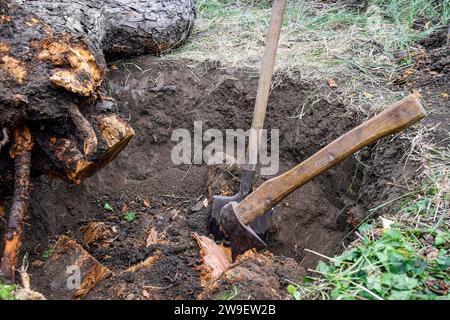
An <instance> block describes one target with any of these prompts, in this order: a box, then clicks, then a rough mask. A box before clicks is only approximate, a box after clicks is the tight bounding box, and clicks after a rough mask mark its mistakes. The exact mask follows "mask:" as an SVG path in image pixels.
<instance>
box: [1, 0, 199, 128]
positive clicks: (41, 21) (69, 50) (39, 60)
mask: <svg viewBox="0 0 450 320" xmlns="http://www.w3.org/2000/svg"><path fill="white" fill-rule="evenodd" d="M31 12H32V13H31ZM194 16H195V9H194V4H193V2H192V1H191V0H147V1H138V0H134V1H132V0H106V1H95V0H84V1H77V2H73V1H71V0H57V1H43V0H38V1H32V0H15V1H7V0H0V76H1V78H0V79H1V80H0V126H7V125H11V124H14V123H17V122H18V121H21V120H23V119H26V120H33V121H34V120H40V119H55V118H58V117H63V116H65V115H66V114H67V108H68V107H69V106H70V105H71V104H77V105H79V106H82V105H86V104H87V105H93V104H94V101H96V100H97V99H96V98H97V96H96V93H97V92H98V91H99V89H100V86H101V80H102V75H103V74H104V72H105V55H106V56H124V55H125V56H128V55H137V54H144V53H154V54H157V53H160V52H161V51H164V50H168V49H170V48H173V47H175V46H177V45H178V44H180V43H181V42H182V41H183V40H184V39H186V37H187V35H188V34H189V31H190V30H191V27H192V25H193V20H194ZM61 89H65V90H61Z"/></svg>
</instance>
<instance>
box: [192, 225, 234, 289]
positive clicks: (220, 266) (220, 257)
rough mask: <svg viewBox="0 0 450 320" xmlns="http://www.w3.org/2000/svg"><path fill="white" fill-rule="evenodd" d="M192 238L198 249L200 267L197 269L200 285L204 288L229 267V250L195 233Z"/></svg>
mask: <svg viewBox="0 0 450 320" xmlns="http://www.w3.org/2000/svg"><path fill="white" fill-rule="evenodd" d="M193 237H194V239H195V240H196V241H197V244H198V246H199V247H200V258H201V260H202V265H201V266H200V267H198V268H197V269H198V270H199V271H200V284H201V286H202V287H205V286H207V285H209V284H210V283H212V282H214V281H215V280H216V279H218V278H219V277H220V276H221V275H222V273H223V272H224V271H225V270H227V269H228V268H229V267H230V265H231V251H230V249H229V248H225V247H223V246H222V245H217V244H216V243H215V242H214V240H212V239H210V238H208V237H205V236H201V235H198V234H197V233H194V234H193Z"/></svg>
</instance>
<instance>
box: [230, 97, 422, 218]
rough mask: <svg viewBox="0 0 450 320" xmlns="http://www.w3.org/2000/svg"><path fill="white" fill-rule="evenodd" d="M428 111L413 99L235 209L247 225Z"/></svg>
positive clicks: (356, 130) (272, 182)
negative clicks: (294, 192) (311, 181)
mask: <svg viewBox="0 0 450 320" xmlns="http://www.w3.org/2000/svg"><path fill="white" fill-rule="evenodd" d="M424 116H425V110H424V109H423V107H422V105H421V104H420V101H419V99H418V98H417V97H416V96H415V95H410V96H408V97H406V98H404V99H402V100H400V101H399V102H397V103H396V104H394V105H392V106H391V107H389V108H387V109H386V110H384V111H383V112H381V113H379V114H378V115H376V116H375V117H373V118H371V119H369V120H367V121H366V122H364V123H362V124H361V125H359V126H358V127H356V128H354V129H353V130H351V131H349V132H347V133H346V134H344V135H342V136H340V137H339V138H337V139H336V140H334V141H333V142H331V143H330V144H329V145H327V146H326V147H324V148H323V149H321V150H319V151H318V152H317V153H315V154H314V155H313V156H311V157H310V158H308V159H306V160H305V161H303V162H302V163H300V164H299V165H297V166H296V167H294V168H293V169H291V170H289V171H287V172H286V173H284V174H282V175H280V176H278V177H275V178H272V179H270V180H268V181H266V182H265V183H263V184H262V185H261V186H260V187H259V188H258V189H257V190H256V191H254V192H253V193H251V194H250V195H249V196H248V197H246V198H245V199H244V200H242V201H241V202H240V203H239V205H238V206H237V207H236V208H235V211H236V214H237V215H238V216H239V218H240V220H241V222H242V223H244V224H246V225H247V224H249V223H250V222H252V221H253V220H254V219H255V218H257V217H258V216H260V215H262V214H264V213H265V212H267V211H268V210H270V209H271V208H273V207H274V206H275V205H277V204H278V203H279V202H280V201H281V200H283V199H284V197H286V196H287V195H288V194H290V193H291V192H292V191H294V190H296V189H297V188H299V187H300V186H302V185H304V184H305V183H307V182H308V181H310V180H312V179H313V178H315V177H317V176H318V175H320V174H321V173H323V172H324V171H326V170H328V169H330V168H331V167H332V166H334V165H336V164H338V163H339V162H341V161H343V160H344V159H346V158H347V157H349V156H350V155H352V154H353V153H355V152H357V151H358V150H361V149H362V148H364V147H366V146H368V145H369V144H371V143H373V142H375V141H377V140H378V139H381V138H383V137H386V136H388V135H390V134H392V133H395V132H399V131H402V130H403V129H406V128H408V127H410V126H411V125H413V124H414V123H416V122H417V121H419V120H420V119H422V118H423V117H424Z"/></svg>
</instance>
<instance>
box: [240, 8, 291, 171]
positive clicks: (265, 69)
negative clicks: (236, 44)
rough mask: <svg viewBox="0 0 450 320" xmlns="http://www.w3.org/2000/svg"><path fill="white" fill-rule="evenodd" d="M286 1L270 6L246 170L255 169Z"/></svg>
mask: <svg viewBox="0 0 450 320" xmlns="http://www.w3.org/2000/svg"><path fill="white" fill-rule="evenodd" d="M286 3H287V0H275V1H274V3H273V7H272V13H271V17H270V25H269V31H268V33H267V36H266V46H265V48H264V57H263V62H262V66H261V75H260V77H259V82H258V92H257V94H256V101H255V109H254V110H253V120H252V127H251V128H252V130H251V131H250V138H249V146H248V157H249V159H248V160H247V163H246V169H247V170H248V171H255V168H256V162H257V159H258V145H259V139H260V133H261V132H260V131H261V130H260V129H262V127H263V125H264V120H265V117H266V109H267V102H268V100H269V94H270V87H271V86H272V76H273V68H274V66H275V58H276V55H277V49H278V42H279V40H280V32H281V26H282V24H283V17H284V12H285V10H286Z"/></svg>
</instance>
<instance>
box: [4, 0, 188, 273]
mask: <svg viewBox="0 0 450 320" xmlns="http://www.w3.org/2000/svg"><path fill="white" fill-rule="evenodd" d="M194 17H195V9H194V4H193V1H191V0H164V1H162V0H148V1H137V0H135V1H131V0H107V1H101V2H100V1H94V0H84V1H77V2H72V1H70V0H57V1H51V2H48V1H41V0H38V1H31V0H0V197H4V196H5V194H8V193H9V194H10V193H12V191H13V186H14V184H15V189H16V191H15V192H14V199H13V203H17V201H18V199H17V197H20V195H18V193H20V192H18V191H17V189H18V187H20V188H21V189H24V190H28V184H29V182H28V181H27V182H26V183H22V184H20V183H19V184H18V181H17V179H18V178H19V176H20V177H21V178H24V179H29V175H28V174H20V172H19V173H18V172H17V171H18V170H19V169H18V168H20V170H19V171H22V172H27V170H28V171H29V168H28V169H27V168H26V167H27V166H28V167H29V166H30V163H31V166H32V169H33V170H34V171H36V172H38V173H48V174H52V175H55V176H59V177H63V178H65V179H67V180H69V181H72V182H74V183H80V182H81V181H82V180H83V179H85V178H86V177H89V176H91V175H93V174H94V173H95V172H97V171H98V170H100V169H101V168H103V167H104V166H105V165H106V164H108V163H109V162H110V161H112V160H113V159H114V158H115V157H116V156H117V154H118V153H120V151H121V150H122V149H123V148H124V147H125V146H126V145H127V144H128V142H129V141H130V140H131V138H132V137H133V136H134V130H133V129H132V128H131V127H130V125H129V124H128V123H127V121H126V120H124V119H123V118H122V117H121V116H120V106H117V104H116V103H115V101H114V99H113V98H111V97H109V96H108V94H107V91H106V89H105V86H104V84H103V79H104V75H105V73H106V71H107V65H106V60H107V58H115V57H124V56H130V55H138V54H160V53H161V52H164V51H166V50H170V49H172V48H174V47H176V46H178V45H179V44H181V43H182V42H183V41H184V40H185V39H186V37H187V36H188V34H189V32H190V30H191V28H192V26H193V20H194ZM18 130H19V131H20V132H21V134H19V133H18V132H19V131H18ZM25 132H26V133H27V134H28V135H29V138H30V141H33V142H32V143H31V144H34V148H33V152H32V156H31V161H28V160H27V159H28V156H29V153H31V148H30V150H28V152H26V153H25V154H24V155H23V154H18V156H17V158H16V159H15V160H14V158H15V151H14V150H16V149H17V146H20V145H21V143H22V144H23V140H24V139H23V138H20V137H23V136H24V133H25ZM19 138H20V139H19ZM18 139H19V140H20V141H18ZM25 160H27V161H25ZM14 161H15V162H16V166H15V167H16V169H14ZM22 180H23V179H22ZM22 185H25V186H26V187H25V188H22V187H21V186H22ZM25 198H27V197H25ZM21 208H26V205H25V206H21ZM22 211H23V212H22V214H20V215H19V216H20V217H23V216H24V212H25V211H26V210H22ZM16 216H17V215H16ZM11 218H12V215H11ZM12 225H13V224H11V221H10V223H9V226H10V227H9V229H8V230H7V232H6V234H11V232H12V231H11V230H10V229H11V228H12V229H14V228H13V227H11V226H12ZM14 225H15V226H20V225H21V223H14ZM16 229H17V230H13V231H14V232H18V233H19V238H20V229H21V228H16ZM18 230H19V231H18ZM3 261H4V263H3V265H2V270H3V271H4V272H6V273H11V270H12V267H13V265H11V261H15V258H14V257H13V258H11V257H9V258H7V259H6V258H4V259H3ZM8 261H9V262H8ZM5 263H7V265H6V266H5Z"/></svg>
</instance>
